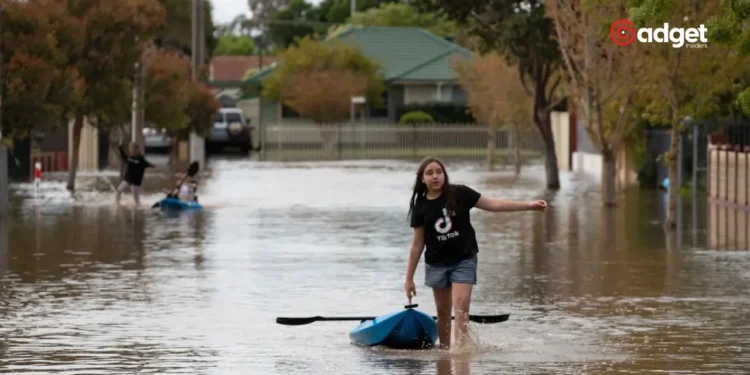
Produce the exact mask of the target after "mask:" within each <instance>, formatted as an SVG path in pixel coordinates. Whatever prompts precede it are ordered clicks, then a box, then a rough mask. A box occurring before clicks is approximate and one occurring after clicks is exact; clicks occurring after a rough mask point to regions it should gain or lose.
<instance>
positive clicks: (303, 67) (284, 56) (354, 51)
mask: <svg viewBox="0 0 750 375" xmlns="http://www.w3.org/2000/svg"><path fill="white" fill-rule="evenodd" d="M279 59H280V61H282V63H281V64H279V66H277V67H276V68H275V69H274V71H273V73H271V75H270V76H268V78H266V79H265V80H264V82H263V85H264V87H263V96H264V97H267V98H270V99H272V100H278V101H283V100H284V98H283V94H282V89H283V86H284V85H285V84H286V83H287V80H289V79H290V78H291V77H294V76H296V75H299V74H304V73H306V72H315V71H327V70H341V71H348V72H352V73H355V74H364V75H366V76H367V79H368V82H367V92H366V95H365V96H366V97H367V100H368V103H370V104H371V105H372V106H374V107H379V108H382V107H383V106H384V105H385V102H384V100H383V97H382V93H383V91H384V90H385V89H386V86H385V81H384V78H383V73H382V68H383V67H382V65H381V64H379V63H377V62H375V61H373V60H371V59H369V58H368V57H367V56H365V55H364V54H363V53H362V52H361V51H360V49H359V48H358V47H355V46H352V45H349V44H345V43H343V42H341V41H331V42H320V41H316V40H313V39H311V38H309V37H305V38H303V39H301V40H300V41H299V43H298V45H297V46H291V47H289V49H287V50H286V51H284V52H283V53H281V54H280V55H279Z"/></svg>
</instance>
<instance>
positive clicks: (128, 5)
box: [53, 0, 165, 191]
mask: <svg viewBox="0 0 750 375" xmlns="http://www.w3.org/2000/svg"><path fill="white" fill-rule="evenodd" d="M53 1H55V2H60V3H63V4H65V5H66V7H67V10H68V12H69V14H70V15H71V16H72V17H74V18H75V19H76V20H77V22H79V23H80V25H81V27H82V30H83V33H82V35H81V41H82V47H81V48H80V50H79V51H76V53H74V54H71V55H70V57H69V59H68V62H67V63H68V66H69V67H71V68H74V69H76V70H77V71H78V73H79V79H78V81H77V85H78V86H77V87H79V88H80V92H81V100H80V101H78V102H77V103H75V104H74V105H73V107H72V108H71V113H72V115H73V121H74V122H73V149H72V150H71V165H70V168H69V171H68V184H67V189H68V190H70V191H73V190H75V177H76V172H77V170H78V158H79V149H80V143H81V130H82V129H83V123H84V119H88V120H89V121H91V122H92V123H93V124H97V125H105V124H117V123H121V122H123V121H124V120H125V119H127V118H128V117H129V112H130V101H129V100H128V99H129V97H130V96H131V95H132V94H131V92H130V87H131V86H132V79H133V78H132V77H133V76H134V74H135V62H136V61H138V60H139V59H140V57H141V53H142V51H143V45H144V44H143V43H144V42H143V41H147V40H149V39H150V36H152V35H153V34H154V33H155V32H156V31H158V30H159V28H160V27H161V26H162V25H163V23H164V19H165V12H164V8H163V7H162V6H161V4H160V3H159V2H158V1H156V0H132V1H115V2H111V1H106V0H90V1H86V2H72V1H68V0H53ZM139 41H141V42H139Z"/></svg>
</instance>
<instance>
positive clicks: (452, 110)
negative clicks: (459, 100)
mask: <svg viewBox="0 0 750 375" xmlns="http://www.w3.org/2000/svg"><path fill="white" fill-rule="evenodd" d="M414 111H422V112H425V113H427V114H429V115H430V116H432V118H434V119H435V122H439V123H443V124H474V123H476V122H477V120H476V118H475V117H474V116H473V115H472V114H471V110H470V109H469V107H468V106H467V105H461V104H455V103H442V102H432V103H414V104H407V105H402V106H398V107H397V108H396V117H398V118H401V116H403V115H404V114H406V113H408V112H414Z"/></svg>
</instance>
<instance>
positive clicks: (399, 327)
mask: <svg viewBox="0 0 750 375" xmlns="http://www.w3.org/2000/svg"><path fill="white" fill-rule="evenodd" d="M416 306H417V305H409V306H406V308H405V309H404V310H402V311H398V312H394V313H390V314H385V315H381V316H378V317H376V318H375V319H374V320H365V321H363V322H361V323H360V324H359V325H358V326H357V327H355V328H354V329H353V330H351V332H349V339H350V340H351V342H352V343H354V344H357V345H360V346H375V345H384V346H388V347H391V348H394V349H427V348H431V347H433V346H434V345H435V343H436V342H437V339H438V333H437V322H436V321H435V319H434V318H433V317H431V316H429V315H427V314H425V313H423V312H421V311H418V310H414V309H413V307H416Z"/></svg>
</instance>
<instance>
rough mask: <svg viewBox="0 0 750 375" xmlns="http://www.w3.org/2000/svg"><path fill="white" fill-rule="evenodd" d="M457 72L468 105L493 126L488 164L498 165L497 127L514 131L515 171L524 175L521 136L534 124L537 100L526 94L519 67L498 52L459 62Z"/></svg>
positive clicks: (481, 118) (476, 115)
mask: <svg viewBox="0 0 750 375" xmlns="http://www.w3.org/2000/svg"><path fill="white" fill-rule="evenodd" d="M454 69H455V70H456V72H457V74H458V80H459V82H460V84H461V86H462V87H463V88H464V90H465V91H466V92H467V94H468V98H467V101H468V104H469V108H470V109H471V112H472V114H473V115H474V117H476V118H477V119H479V120H480V121H482V122H484V123H486V124H487V125H488V126H489V133H488V137H487V150H488V152H487V159H488V160H487V162H488V164H489V165H490V169H492V168H493V165H494V162H495V144H496V143H497V139H496V135H497V127H498V126H500V127H502V128H505V129H508V130H510V134H511V140H510V142H511V144H512V145H513V151H514V163H515V172H516V175H518V174H519V173H520V172H521V148H520V147H519V137H518V134H519V132H520V131H521V129H524V128H526V127H528V126H530V125H531V123H532V122H533V119H532V113H533V112H532V110H533V101H532V99H531V97H529V96H528V95H526V93H525V91H524V88H523V85H521V80H520V77H519V73H518V67H517V66H514V65H511V64H508V62H507V61H506V60H505V59H504V58H503V57H502V56H500V55H499V54H498V53H496V52H491V53H486V54H484V55H479V54H475V55H474V56H473V58H472V59H471V60H469V61H465V60H464V61H461V60H459V61H456V63H455V65H454Z"/></svg>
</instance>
